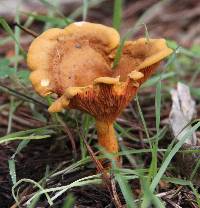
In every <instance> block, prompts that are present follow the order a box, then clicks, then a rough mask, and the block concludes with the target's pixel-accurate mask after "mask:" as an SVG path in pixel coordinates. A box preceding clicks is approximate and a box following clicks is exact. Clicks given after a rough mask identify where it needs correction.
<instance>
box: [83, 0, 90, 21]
mask: <svg viewBox="0 0 200 208" xmlns="http://www.w3.org/2000/svg"><path fill="white" fill-rule="evenodd" d="M88 6H89V2H88V0H83V21H86V19H87V13H88Z"/></svg>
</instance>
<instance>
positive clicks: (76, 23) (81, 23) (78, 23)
mask: <svg viewBox="0 0 200 208" xmlns="http://www.w3.org/2000/svg"><path fill="white" fill-rule="evenodd" d="M74 24H75V25H76V26H79V27H81V26H82V25H83V24H85V22H84V21H81V22H75V23H74Z"/></svg>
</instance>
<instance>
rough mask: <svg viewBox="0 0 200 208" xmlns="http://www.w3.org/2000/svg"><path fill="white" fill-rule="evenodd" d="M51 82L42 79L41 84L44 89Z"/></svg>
mask: <svg viewBox="0 0 200 208" xmlns="http://www.w3.org/2000/svg"><path fill="white" fill-rule="evenodd" d="M49 83H50V81H49V80H48V79H42V80H41V82H40V84H41V86H42V87H47V86H49Z"/></svg>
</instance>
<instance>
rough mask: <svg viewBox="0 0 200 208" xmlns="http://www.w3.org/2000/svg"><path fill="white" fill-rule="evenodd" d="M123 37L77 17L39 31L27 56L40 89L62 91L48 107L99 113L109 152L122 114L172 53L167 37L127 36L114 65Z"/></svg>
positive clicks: (100, 133) (102, 141)
mask: <svg viewBox="0 0 200 208" xmlns="http://www.w3.org/2000/svg"><path fill="white" fill-rule="evenodd" d="M119 40H120V37H119V34H118V32H117V31H116V30H115V29H113V28H111V27H107V26H104V25H100V24H94V23H89V22H76V23H72V24H70V25H69V26H67V27H66V28H65V29H57V28H54V29H49V30H47V31H46V32H44V33H43V34H41V35H40V36H39V37H37V38H36V39H35V40H34V41H33V42H32V44H31V46H30V48H29V51H28V60H27V62H28V66H29V68H30V69H31V70H32V72H31V75H30V79H31V81H32V84H33V87H34V88H35V90H36V91H37V92H38V93H39V94H40V95H42V96H46V95H48V94H51V93H56V94H58V96H59V98H58V99H57V100H56V101H55V102H54V103H53V104H52V105H51V106H50V107H49V111H50V112H59V111H61V110H62V109H79V110H81V111H84V112H87V113H89V114H90V115H92V116H94V118H95V119H96V128H97V135H98V142H99V144H100V145H101V146H103V147H104V148H105V149H106V150H107V151H108V152H110V153H117V152H118V149H119V147H118V142H117V139H116V135H115V131H114V128H113V123H114V121H115V120H116V118H117V116H118V115H119V114H120V113H121V112H122V110H123V109H124V108H125V107H126V106H127V105H128V103H129V102H130V100H131V99H132V97H133V96H134V95H135V94H136V92H137V90H138V88H139V86H140V85H141V84H142V83H143V82H144V81H145V80H146V79H148V77H149V76H150V75H151V74H152V73H153V72H154V71H155V69H156V67H157V66H158V65H159V63H160V62H161V61H162V60H163V59H164V58H165V57H167V56H169V55H170V54H171V53H172V50H171V49H169V48H168V47H167V45H166V42H165V40H164V39H150V40H149V41H146V39H144V38H141V39H138V40H136V41H127V42H126V43H125V45H124V48H123V51H122V55H121V58H120V61H119V64H118V66H117V67H116V68H115V69H112V65H113V57H114V55H115V52H116V49H117V47H118V46H119Z"/></svg>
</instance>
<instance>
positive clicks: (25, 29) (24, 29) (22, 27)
mask: <svg viewBox="0 0 200 208" xmlns="http://www.w3.org/2000/svg"><path fill="white" fill-rule="evenodd" d="M13 26H17V27H19V28H20V29H21V30H23V31H24V32H26V33H28V34H30V35H32V36H33V37H34V38H37V36H38V34H37V33H36V32H34V31H32V30H30V29H28V28H26V27H24V26H22V25H20V24H18V23H17V22H14V23H13Z"/></svg>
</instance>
